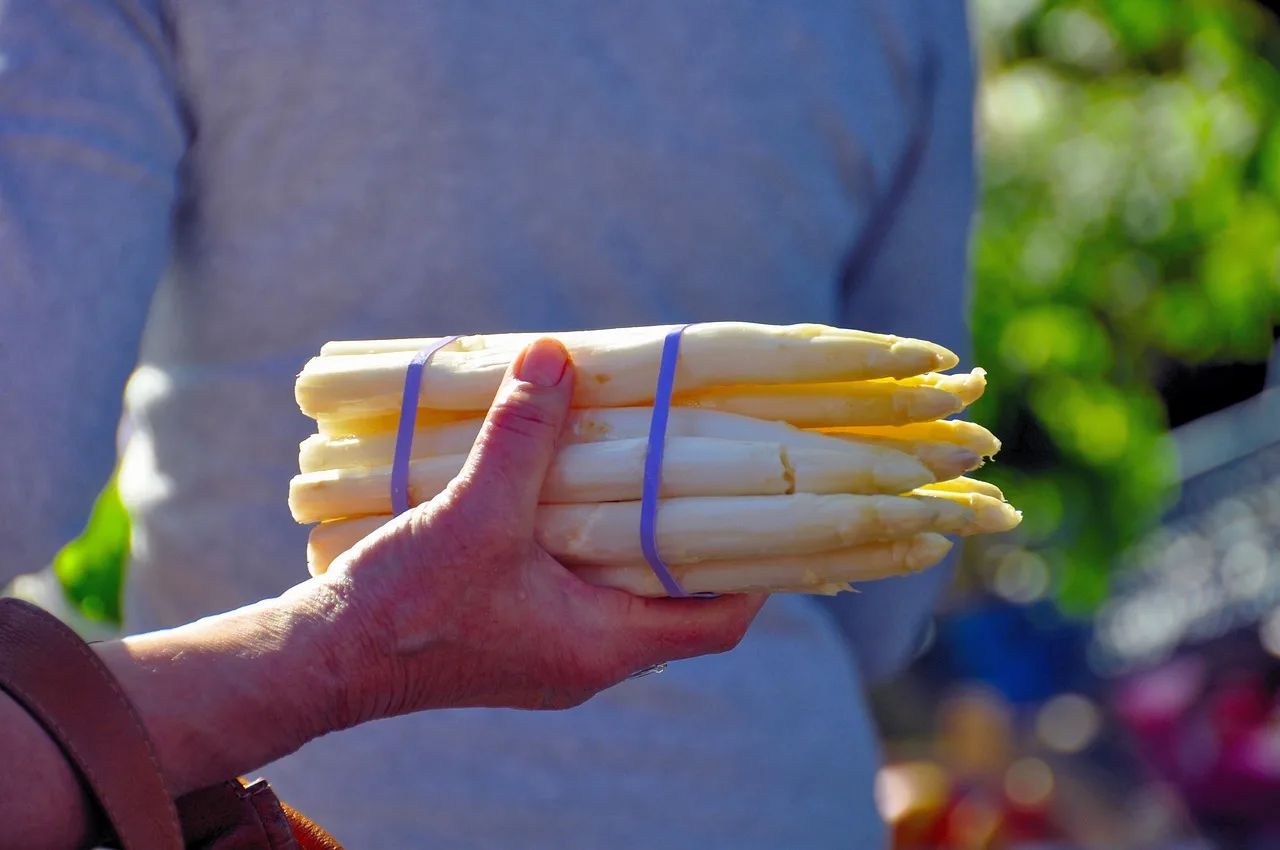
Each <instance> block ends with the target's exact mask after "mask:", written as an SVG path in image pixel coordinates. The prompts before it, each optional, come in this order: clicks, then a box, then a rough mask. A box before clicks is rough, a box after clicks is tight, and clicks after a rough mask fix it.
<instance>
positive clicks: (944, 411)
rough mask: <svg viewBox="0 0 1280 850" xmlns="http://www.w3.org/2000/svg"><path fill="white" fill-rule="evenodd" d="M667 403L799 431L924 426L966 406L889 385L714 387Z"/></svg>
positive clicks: (926, 390)
mask: <svg viewBox="0 0 1280 850" xmlns="http://www.w3.org/2000/svg"><path fill="white" fill-rule="evenodd" d="M671 403H672V404H673V405H676V406H679V407H696V408H702V409H709V410H723V411H726V412H729V413H739V414H742V415H743V416H751V417H754V418H756V419H773V420H778V421H783V422H789V423H791V424H792V425H795V426H797V427H800V428H831V427H839V426H847V425H901V424H905V423H908V422H925V421H931V420H934V419H941V418H943V417H945V416H950V415H952V414H954V413H959V412H960V411H961V410H963V409H964V406H965V405H964V401H963V400H962V399H961V397H960V396H958V395H956V394H955V393H951V392H947V391H946V390H942V389H937V388H934V387H930V386H924V385H921V386H914V387H908V386H903V385H902V384H899V383H895V382H892V381H856V382H835V383H825V384H789V385H781V384H780V385H777V386H770V387H763V386H726V387H715V388H712V389H708V390H701V391H698V392H694V393H684V394H681V395H677V396H675V397H674V398H672V400H671Z"/></svg>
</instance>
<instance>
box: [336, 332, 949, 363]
mask: <svg viewBox="0 0 1280 850" xmlns="http://www.w3.org/2000/svg"><path fill="white" fill-rule="evenodd" d="M716 324H735V323H729V322H721V323H716ZM674 327H675V326H674V325H641V326H637V327H630V328H609V329H595V330H576V331H549V332H541V331H537V332H519V333H491V334H470V335H464V336H461V337H459V338H458V340H457V342H456V343H455V350H458V351H483V350H497V349H501V350H510V349H515V350H519V349H521V348H524V347H525V346H527V345H529V343H531V342H533V341H535V340H537V339H540V338H542V337H545V336H553V337H555V338H556V339H558V340H560V341H561V342H563V343H564V344H565V345H595V344H599V343H600V340H601V339H604V340H605V341H606V342H609V343H612V342H614V341H616V340H618V339H619V338H622V337H633V338H637V339H652V338H653V337H655V336H665V335H666V334H667V333H668V332H669V331H671V330H672V329H673V328H674ZM773 327H786V326H773ZM792 327H814V326H813V325H795V326H792ZM817 327H821V328H824V329H825V330H826V331H827V332H830V333H836V334H840V335H841V336H844V337H847V338H851V339H852V338H858V339H862V340H865V341H867V342H871V343H877V344H881V345H883V344H892V343H893V342H894V341H895V340H898V339H901V337H895V336H891V335H886V334H878V333H872V332H871V331H860V330H857V329H854V328H837V327H834V326H831V325H818V326H817ZM689 332H690V331H686V333H689ZM440 339H441V337H418V338H413V339H364V340H334V341H331V342H326V343H325V344H324V345H323V346H321V348H320V356H321V357H331V356H333V355H350V354H385V353H387V352H395V351H401V352H403V351H409V352H418V351H421V350H422V349H424V348H426V347H427V346H428V345H430V344H432V343H435V342H438V341H439V340H440ZM922 341H923V340H922ZM928 344H929V345H933V346H934V347H935V348H936V349H937V351H938V352H939V353H940V354H942V355H943V356H942V359H943V361H944V362H947V363H950V364H951V366H954V365H955V361H954V359H953V358H954V355H951V354H950V352H948V351H947V350H946V349H945V348H942V347H941V346H938V345H935V344H934V343H928ZM951 366H940V367H938V368H941V369H949V368H951Z"/></svg>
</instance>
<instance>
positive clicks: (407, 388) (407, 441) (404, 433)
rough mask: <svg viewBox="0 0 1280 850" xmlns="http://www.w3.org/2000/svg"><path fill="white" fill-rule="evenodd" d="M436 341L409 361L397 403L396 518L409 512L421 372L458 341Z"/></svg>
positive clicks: (393, 494) (393, 469)
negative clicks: (410, 465) (414, 434)
mask: <svg viewBox="0 0 1280 850" xmlns="http://www.w3.org/2000/svg"><path fill="white" fill-rule="evenodd" d="M457 339H458V337H456V336H447V337H444V338H443V339H438V340H436V341H435V342H432V343H431V344H430V345H428V346H426V347H424V348H423V349H421V350H420V351H419V352H418V353H417V354H415V355H414V356H413V359H412V360H410V361H409V370H408V371H407V372H405V374H404V395H403V396H402V397H401V399H400V425H399V428H398V429H397V430H396V453H395V455H394V456H393V457H392V459H391V512H392V513H393V514H395V515H396V516H400V514H402V513H404V512H405V511H407V510H409V507H410V505H409V459H410V458H411V457H412V456H413V431H414V428H415V427H417V422H418V394H419V392H420V391H421V390H422V370H423V369H425V368H426V365H427V363H428V362H429V361H430V360H431V358H432V357H434V356H435V354H436V352H437V351H439V350H440V349H442V348H444V347H445V346H446V345H449V344H450V343H451V342H454V341H455V340H457Z"/></svg>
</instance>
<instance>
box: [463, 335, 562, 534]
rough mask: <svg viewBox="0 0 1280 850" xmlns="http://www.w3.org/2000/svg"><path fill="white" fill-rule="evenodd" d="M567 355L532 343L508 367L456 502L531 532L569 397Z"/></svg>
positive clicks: (553, 344)
mask: <svg viewBox="0 0 1280 850" xmlns="http://www.w3.org/2000/svg"><path fill="white" fill-rule="evenodd" d="M573 380H574V373H573V364H572V363H571V362H570V360H569V352H568V351H566V350H565V347H564V346H563V345H562V344H561V343H560V342H559V341H558V340H554V339H539V340H536V341H534V342H533V343H531V344H530V345H529V346H528V347H527V348H525V349H524V350H523V351H522V352H520V354H518V355H517V356H516V358H515V360H514V361H512V363H511V368H510V369H508V370H507V374H506V377H505V378H504V379H503V381H502V386H501V387H499V389H498V394H497V396H496V397H495V398H494V401H493V406H492V407H490V408H489V414H488V416H487V417H485V421H484V425H483V426H482V427H481V429H480V434H479V436H478V437H476V442H475V446H474V447H473V448H472V450H471V455H470V457H468V458H467V463H466V465H465V466H464V467H463V469H462V473H461V474H460V475H459V476H458V479H457V480H456V481H455V482H454V485H453V486H452V487H451V489H452V490H453V492H454V493H455V495H456V496H457V497H458V499H459V500H460V501H469V500H471V499H478V500H481V501H482V502H483V507H484V509H485V511H486V512H487V513H489V514H491V515H494V514H496V515H497V516H503V517H507V518H509V519H510V520H511V521H513V522H516V523H518V524H519V527H521V528H524V529H532V528H533V522H534V513H535V511H536V510H537V507H538V495H539V494H540V493H541V491H542V482H543V479H544V478H545V477H546V474H547V467H548V466H550V465H551V461H552V459H553V458H554V457H555V453H556V444H557V439H558V437H559V436H560V429H561V428H562V427H564V422H565V419H566V418H567V417H568V415H569V400H570V398H571V396H572V395H573Z"/></svg>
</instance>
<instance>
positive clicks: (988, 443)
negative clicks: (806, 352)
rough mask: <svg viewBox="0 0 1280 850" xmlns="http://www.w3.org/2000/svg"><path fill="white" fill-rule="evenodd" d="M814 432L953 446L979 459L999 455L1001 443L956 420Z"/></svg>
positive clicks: (980, 427) (983, 430)
mask: <svg viewBox="0 0 1280 850" xmlns="http://www.w3.org/2000/svg"><path fill="white" fill-rule="evenodd" d="M817 430H818V431H819V432H821V433H823V434H827V435H829V436H833V437H873V438H878V439H884V440H894V441H903V440H910V441H920V442H940V443H954V444H956V445H958V446H964V447H965V448H966V449H968V450H969V451H972V452H976V453H977V454H979V455H981V456H982V457H995V456H996V455H997V454H998V453H999V452H1000V441H999V440H997V439H996V437H995V435H994V434H992V433H991V432H990V431H988V430H987V429H986V428H983V427H982V426H981V425H979V424H977V423H976V422H965V421H963V420H959V419H946V420H941V421H938V422H912V423H907V424H905V425H898V426H891V425H861V426H846V427H843V428H819V429H817Z"/></svg>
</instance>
